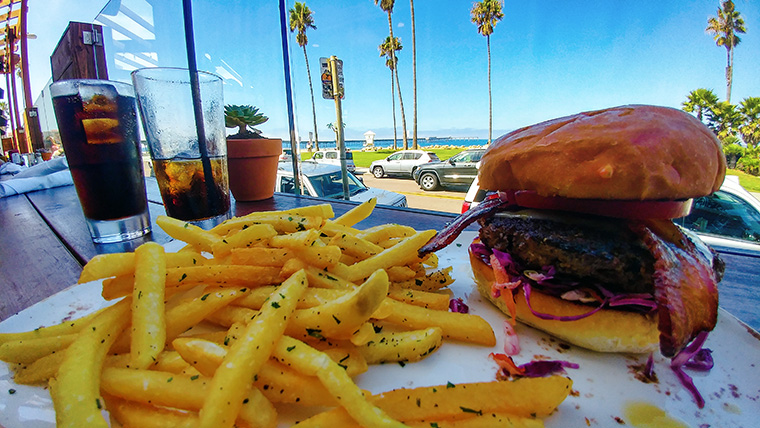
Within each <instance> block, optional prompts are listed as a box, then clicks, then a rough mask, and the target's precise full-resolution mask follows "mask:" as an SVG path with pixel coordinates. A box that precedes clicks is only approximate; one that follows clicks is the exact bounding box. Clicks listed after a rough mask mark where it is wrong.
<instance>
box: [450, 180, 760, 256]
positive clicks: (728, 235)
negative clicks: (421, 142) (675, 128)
mask: <svg viewBox="0 0 760 428" xmlns="http://www.w3.org/2000/svg"><path fill="white" fill-rule="evenodd" d="M486 197H487V195H486V191H485V190H483V189H481V188H480V186H479V185H478V180H477V179H475V181H473V182H472V185H471V186H470V189H469V191H468V192H467V194H466V195H465V197H464V203H463V204H462V212H465V211H467V210H469V209H472V208H473V207H475V206H477V205H478V203H480V202H481V201H483V200H484V199H485V198H486ZM674 222H675V223H676V224H678V225H680V226H683V227H684V228H686V229H689V230H691V231H693V232H695V233H696V234H697V235H698V236H699V237H700V238H701V239H702V240H703V241H704V242H705V243H707V244H708V245H710V246H712V247H714V248H715V249H716V250H722V249H740V250H746V251H749V252H752V253H760V201H758V199H757V198H755V197H754V196H753V195H752V194H751V193H749V192H748V191H747V190H746V189H745V188H743V187H742V186H741V185H740V184H739V177H737V176H735V175H727V176H726V179H725V180H724V181H723V184H722V185H721V187H720V190H718V191H717V192H715V193H713V194H712V195H708V196H702V197H701V198H696V199H694V203H693V205H692V208H691V213H690V214H689V215H688V216H686V217H682V218H678V219H674Z"/></svg>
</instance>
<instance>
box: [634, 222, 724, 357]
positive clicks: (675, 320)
mask: <svg viewBox="0 0 760 428" xmlns="http://www.w3.org/2000/svg"><path fill="white" fill-rule="evenodd" d="M650 223H652V224H650V225H644V224H637V225H634V226H633V227H632V228H633V229H634V232H636V233H637V234H638V235H639V237H640V238H641V239H642V240H643V241H644V243H645V244H646V245H647V247H648V248H649V250H650V251H651V252H652V255H654V257H655V260H656V261H655V265H654V269H655V272H654V287H655V292H654V297H655V301H656V302H657V308H658V309H657V312H658V315H659V324H658V329H659V331H660V352H661V353H662V355H664V356H666V357H674V356H675V355H677V354H678V352H679V351H681V350H682V349H684V348H685V347H686V346H687V345H688V344H689V342H691V341H692V340H693V339H694V338H695V337H697V335H698V334H699V333H700V332H708V331H711V330H712V329H713V328H715V324H716V323H717V321H718V286H717V283H718V281H719V279H718V278H717V276H716V273H715V272H714V270H713V267H712V260H710V259H709V258H708V257H707V255H706V254H704V253H703V252H702V251H700V249H699V248H698V247H697V246H696V245H695V244H694V242H693V241H691V240H690V239H689V238H688V237H687V236H686V235H685V234H683V232H681V230H680V229H679V228H678V227H677V226H676V225H674V224H673V223H672V222H670V221H658V222H656V223H655V222H650ZM647 226H650V227H647ZM654 231H657V233H655V232H654Z"/></svg>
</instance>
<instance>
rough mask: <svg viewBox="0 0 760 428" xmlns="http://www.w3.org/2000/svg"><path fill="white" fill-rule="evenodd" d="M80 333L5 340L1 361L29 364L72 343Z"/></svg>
mask: <svg viewBox="0 0 760 428" xmlns="http://www.w3.org/2000/svg"><path fill="white" fill-rule="evenodd" d="M77 337H78V333H70V334H64V335H60V336H50V337H38V338H32V339H20V340H14V341H10V342H5V343H3V344H2V345H0V361H6V362H8V363H24V364H28V363H31V362H33V361H34V360H36V359H38V358H41V357H44V356H45V355H48V354H51V353H53V352H56V351H60V350H61V349H64V348H66V347H67V346H69V345H71V344H72V343H73V342H74V341H75V340H76V339H77Z"/></svg>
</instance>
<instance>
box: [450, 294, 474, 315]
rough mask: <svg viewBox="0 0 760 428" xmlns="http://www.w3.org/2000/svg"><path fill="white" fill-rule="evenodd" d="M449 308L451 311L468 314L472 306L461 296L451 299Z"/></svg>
mask: <svg viewBox="0 0 760 428" xmlns="http://www.w3.org/2000/svg"><path fill="white" fill-rule="evenodd" d="M449 310H450V311H451V312H459V313H460V314H466V313H469V312H470V307H469V306H467V303H465V302H464V300H462V298H461V297H457V298H456V299H451V300H449Z"/></svg>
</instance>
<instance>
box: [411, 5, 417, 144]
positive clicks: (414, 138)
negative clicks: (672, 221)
mask: <svg viewBox="0 0 760 428" xmlns="http://www.w3.org/2000/svg"><path fill="white" fill-rule="evenodd" d="M409 9H410V10H411V14H412V84H413V85H414V90H413V94H414V122H413V124H412V126H413V129H414V130H413V131H412V148H413V149H414V150H417V32H416V30H415V27H414V0H409Z"/></svg>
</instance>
